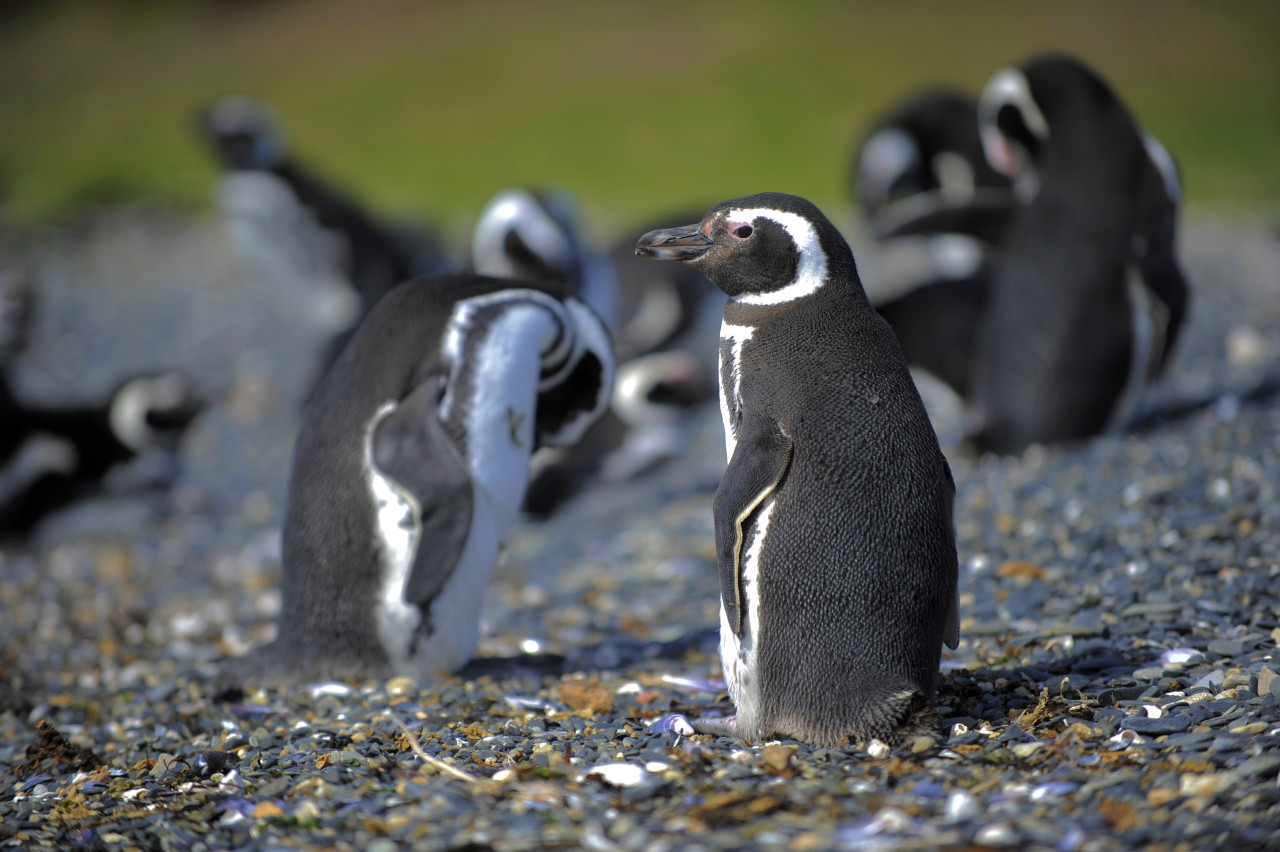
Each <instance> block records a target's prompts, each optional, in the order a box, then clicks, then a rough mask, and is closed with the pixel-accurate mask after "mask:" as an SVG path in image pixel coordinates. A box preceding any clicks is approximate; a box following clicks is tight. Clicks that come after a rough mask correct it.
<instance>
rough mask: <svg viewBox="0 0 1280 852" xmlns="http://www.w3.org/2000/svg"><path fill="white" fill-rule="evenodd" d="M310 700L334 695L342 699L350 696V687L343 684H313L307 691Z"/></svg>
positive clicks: (334, 682) (335, 682) (332, 682)
mask: <svg viewBox="0 0 1280 852" xmlns="http://www.w3.org/2000/svg"><path fill="white" fill-rule="evenodd" d="M308 691H309V692H310V693H311V697H312V698H319V697H320V696H322V695H336V696H338V697H342V696H344V695H350V694H351V687H349V686H347V685H346V684H345V683H338V682H337V681H330V682H328V683H313V684H312V685H311V687H310V689H309V690H308Z"/></svg>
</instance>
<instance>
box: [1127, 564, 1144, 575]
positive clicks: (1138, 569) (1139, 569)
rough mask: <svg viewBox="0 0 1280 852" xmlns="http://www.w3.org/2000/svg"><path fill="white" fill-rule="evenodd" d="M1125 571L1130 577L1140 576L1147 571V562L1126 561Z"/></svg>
mask: <svg viewBox="0 0 1280 852" xmlns="http://www.w3.org/2000/svg"><path fill="white" fill-rule="evenodd" d="M1124 573H1126V574H1128V575H1129V576H1130V577H1139V576H1141V575H1143V574H1145V573H1147V563H1145V562H1126V563H1125V564H1124Z"/></svg>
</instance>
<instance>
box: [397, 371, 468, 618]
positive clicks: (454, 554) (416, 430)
mask: <svg viewBox="0 0 1280 852" xmlns="http://www.w3.org/2000/svg"><path fill="white" fill-rule="evenodd" d="M443 388H444V379H443V378H442V377H438V378H436V379H433V380H431V381H428V382H426V383H424V384H422V385H419V386H418V387H417V388H415V389H414V390H413V392H412V393H410V394H409V395H408V396H407V397H405V398H404V399H403V400H401V402H400V404H399V405H398V406H397V407H396V409H395V410H394V411H392V412H391V413H390V414H388V415H387V416H386V417H384V418H383V419H382V421H381V422H379V423H378V426H377V428H376V429H375V430H374V433H373V459H374V463H375V464H376V465H377V466H378V468H379V469H380V470H381V471H382V473H383V474H384V475H385V476H387V477H388V478H390V479H392V480H394V481H395V483H396V484H397V485H398V486H399V487H400V488H401V489H403V490H404V491H405V492H407V493H408V495H409V496H411V497H412V498H413V500H414V502H415V503H416V505H415V507H414V508H415V509H416V511H417V512H418V517H419V522H420V523H421V532H420V536H419V538H418V547H417V549H416V552H415V553H414V556H413V565H412V566H411V568H410V570H409V576H408V578H407V579H406V581H405V587H404V596H405V600H406V601H408V602H409V603H414V604H417V605H419V606H425V605H426V604H429V603H430V602H431V601H432V600H434V599H435V598H436V596H437V595H439V594H440V591H441V590H442V589H443V588H444V585H445V583H446V582H447V581H448V579H449V577H450V575H451V574H452V573H453V569H454V567H455V566H456V565H457V564H458V559H459V557H461V555H462V550H463V548H464V547H465V546H466V543H467V535H468V533H470V531H471V513H472V500H473V495H472V489H471V476H470V474H469V473H468V471H467V465H466V462H465V461H464V460H463V458H462V454H461V453H460V452H459V451H458V447H457V445H456V444H454V441H453V438H451V437H450V436H449V434H448V433H447V432H446V431H445V430H444V426H443V424H441V422H440V419H439V418H438V417H437V416H436V406H437V404H438V403H439V400H440V394H441V392H442V390H443Z"/></svg>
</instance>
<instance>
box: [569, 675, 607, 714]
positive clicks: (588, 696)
mask: <svg viewBox="0 0 1280 852" xmlns="http://www.w3.org/2000/svg"><path fill="white" fill-rule="evenodd" d="M556 692H557V694H558V695H559V696H560V700H561V701H563V702H564V703H565V704H567V705H569V708H570V709H572V710H573V711H574V712H575V713H586V714H589V715H597V714H600V713H612V712H613V707H614V696H613V692H612V691H611V690H609V689H608V688H606V687H605V686H604V684H602V683H600V681H598V680H596V679H595V678H571V679H569V680H562V681H560V684H559V686H558V687H557V688H556Z"/></svg>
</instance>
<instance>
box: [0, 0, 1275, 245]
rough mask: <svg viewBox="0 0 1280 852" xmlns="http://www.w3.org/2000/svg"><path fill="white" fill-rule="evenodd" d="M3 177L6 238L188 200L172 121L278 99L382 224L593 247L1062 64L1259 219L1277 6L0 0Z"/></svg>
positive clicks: (203, 178)
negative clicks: (431, 223)
mask: <svg viewBox="0 0 1280 852" xmlns="http://www.w3.org/2000/svg"><path fill="white" fill-rule="evenodd" d="M5 6H7V7H8V10H9V12H8V14H5V15H4V16H3V17H2V18H0V181H2V182H3V185H4V187H5V192H4V194H5V199H6V202H7V206H8V208H9V211H10V213H11V215H12V216H14V217H15V218H16V219H17V220H18V221H21V222H43V221H48V220H50V219H52V218H56V217H58V216H60V215H63V214H65V213H66V212H68V211H69V210H70V209H73V208H74V206H75V205H76V204H77V203H80V202H83V201H84V200H87V199H95V198H98V199H100V198H111V199H130V198H137V197H162V198H168V199H172V200H176V201H178V202H182V203H191V204H207V203H208V198H209V191H210V185H211V178H212V176H213V174H214V171H213V168H212V165H211V163H210V162H209V160H208V158H207V156H206V155H205V153H204V152H203V151H202V150H200V149H199V148H198V147H197V146H196V145H195V143H194V142H193V139H192V134H191V132H190V128H191V113H192V110H193V108H194V107H195V106H196V105H198V104H200V103H202V102H205V101H207V100H209V99H212V98H215V97H217V96H220V95H223V94H226V93H241V94H247V95H252V96H256V97H260V98H264V99H266V100H268V101H270V102H272V103H274V104H275V105H276V106H277V107H278V108H279V110H280V111H281V113H282V114H283V116H284V119H285V121H286V123H287V126H288V128H289V131H290V135H291V137H292V139H293V142H294V147H295V150H296V151H297V153H298V154H299V156H300V157H302V158H304V159H306V160H307V161H309V162H310V163H312V164H313V165H314V166H315V167H317V168H318V169H320V170H321V171H323V172H324V173H326V174H328V175H330V176H331V177H332V178H333V179H334V180H335V181H338V182H340V183H341V185H343V186H345V187H346V188H348V189H349V190H351V191H352V192H354V193H356V194H358V195H359V196H361V197H363V198H365V199H367V200H369V201H370V202H372V203H374V204H376V205H378V206H379V207H380V208H382V209H383V210H385V211H387V212H389V213H393V214H395V215H404V216H419V217H427V218H430V219H434V220H436V221H439V222H446V221H466V220H468V219H469V218H470V217H473V216H474V215H475V214H476V212H477V211H478V210H479V208H480V207H481V206H482V205H483V203H484V202H485V200H486V199H487V197H488V196H489V195H490V194H491V193H492V192H494V191H495V190H497V189H500V188H502V187H504V186H509V185H513V184H525V185H545V184H559V185H563V186H566V187H568V188H569V189H571V190H573V191H574V192H575V193H577V194H578V195H579V197H580V198H581V199H582V200H583V202H584V204H585V205H586V207H587V208H588V210H590V211H591V212H592V213H593V214H594V215H595V217H596V219H597V221H598V222H601V223H604V224H605V225H606V226H609V225H614V224H618V223H623V222H628V223H630V222H634V221H636V220H638V219H640V218H644V217H647V216H652V215H656V214H660V213H662V212H664V211H671V210H677V209H683V208H687V207H690V206H692V207H697V208H700V207H704V206H706V205H708V204H710V203H713V202H716V201H719V200H723V199H725V198H730V197H736V196H739V195H744V194H748V193H751V192H757V191H762V190H778V191H785V192H793V193H796V194H800V195H805V196H808V197H810V198H812V199H813V200H815V201H817V202H818V203H819V204H821V205H826V206H832V205H841V206H843V205H847V203H848V202H847V192H846V182H847V172H848V160H849V153H850V149H851V145H852V143H853V141H854V140H855V139H856V138H857V136H858V134H859V132H860V130H861V129H862V128H864V127H865V126H866V124H867V122H868V121H870V120H872V119H873V118H874V117H875V116H876V114H877V113H879V112H880V111H882V110H884V109H885V108H887V107H889V106H891V105H892V104H893V103H894V102H895V100H896V99H898V98H900V97H901V96H903V95H905V94H907V93H909V92H910V91H911V90H913V89H914V88H916V87H919V86H922V85H925V84H928V83H933V82H939V81H943V82H949V83H952V84H954V85H956V86H959V87H961V88H964V89H968V90H970V91H973V92H976V91H978V90H979V89H980V88H981V86H982V85H983V83H984V82H985V81H986V79H987V78H988V77H989V76H990V75H991V74H992V73H993V72H994V71H996V70H997V69H998V68H1000V67H1001V66H1003V65H1005V64H1010V63H1014V62H1017V61H1018V60H1020V59H1023V58H1025V57H1027V56H1028V55H1030V54H1033V53H1035V52H1038V51H1041V50H1045V49H1059V50H1066V51H1070V52H1072V53H1074V54H1077V55H1078V56H1080V57H1081V58H1083V59H1085V60H1086V61H1087V62H1089V63H1091V64H1092V65H1093V66H1094V67H1095V68H1096V69H1098V70H1099V71H1100V72H1101V73H1102V74H1103V75H1104V76H1105V77H1107V78H1108V79H1109V80H1110V81H1111V82H1112V83H1113V85H1114V86H1115V87H1116V88H1117V89H1118V91H1119V92H1120V93H1121V95H1122V96H1123V97H1124V98H1125V99H1126V101H1127V102H1128V103H1129V104H1130V106H1131V107H1132V108H1133V109H1134V111H1135V112H1136V113H1137V115H1138V117H1139V119H1140V120H1141V121H1142V122H1143V124H1144V125H1145V126H1146V127H1147V129H1148V130H1150V131H1151V132H1152V133H1154V134H1155V135H1156V136H1158V137H1159V138H1160V139H1161V140H1163V141H1164V142H1165V143H1166V144H1167V146H1168V147H1169V148H1170V149H1171V150H1172V151H1173V152H1174V153H1175V155H1176V156H1177V157H1178V158H1179V159H1180V161H1181V163H1182V166H1183V171H1184V174H1185V179H1186V185H1187V194H1188V202H1189V203H1190V204H1191V205H1193V206H1212V207H1214V208H1217V209H1243V208H1255V207H1257V206H1259V205H1263V206H1266V207H1269V208H1271V209H1275V207H1276V205H1277V201H1278V200H1280V3H1275V2H1270V0H1257V2H1243V0H1240V1H1239V2H1214V3H1209V2H1180V0H1162V1H1161V2H1117V0H1113V1H1112V2H1076V3H1052V4H1051V3H1040V2H1035V3H1032V2H991V3H974V2H946V0H897V2H892V3H889V2H883V3H882V2H843V3H840V2H818V0H812V2H804V1H803V0H797V2H787V3H770V2H763V0H736V2H697V0H682V2H668V0H659V2H639V3H638V2H631V3H608V2H603V0H596V1H595V2H587V0H569V1H568V2H534V0H505V2H465V3H464V2H425V0H361V2H340V0H272V2H266V0H259V2H251V0H239V1H238V2H230V0H223V2H196V0H187V2H181V0H170V1H169V2H159V0H151V2H146V1H145V0H133V1H132V2H128V0H93V2H74V0H45V2H35V3H25V4H16V7H17V8H19V9H21V10H23V11H21V12H20V13H15V12H13V11H12V9H13V8H15V4H13V3H8V4H5V3H3V2H0V11H3V10H4V8H3V7H5Z"/></svg>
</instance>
